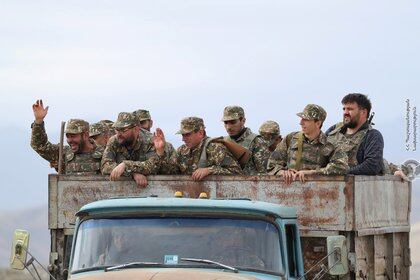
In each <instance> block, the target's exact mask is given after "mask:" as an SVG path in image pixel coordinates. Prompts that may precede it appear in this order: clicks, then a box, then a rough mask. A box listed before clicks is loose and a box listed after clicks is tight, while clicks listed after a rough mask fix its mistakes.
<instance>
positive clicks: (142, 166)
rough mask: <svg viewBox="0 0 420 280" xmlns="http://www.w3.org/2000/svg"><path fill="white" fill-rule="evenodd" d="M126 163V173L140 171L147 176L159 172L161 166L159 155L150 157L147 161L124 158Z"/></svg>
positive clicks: (130, 173)
mask: <svg viewBox="0 0 420 280" xmlns="http://www.w3.org/2000/svg"><path fill="white" fill-rule="evenodd" d="M124 163H125V172H124V173H125V174H124V175H132V174H133V173H140V174H143V175H146V176H147V175H153V174H158V170H159V168H160V161H159V159H158V156H157V155H156V156H153V157H150V158H148V159H147V160H145V161H133V160H124Z"/></svg>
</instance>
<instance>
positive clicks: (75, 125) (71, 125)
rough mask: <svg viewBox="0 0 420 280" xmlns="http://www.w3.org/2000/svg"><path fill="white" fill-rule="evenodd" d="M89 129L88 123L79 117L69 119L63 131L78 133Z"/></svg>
mask: <svg viewBox="0 0 420 280" xmlns="http://www.w3.org/2000/svg"><path fill="white" fill-rule="evenodd" d="M85 131H89V123H88V122H87V121H84V120H81V119H70V120H68V121H67V124H66V129H65V130H64V133H70V134H79V133H83V132H85Z"/></svg>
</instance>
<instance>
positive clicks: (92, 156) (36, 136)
mask: <svg viewBox="0 0 420 280" xmlns="http://www.w3.org/2000/svg"><path fill="white" fill-rule="evenodd" d="M88 128H89V124H88V123H87V122H86V121H84V120H79V119H71V120H69V121H68V122H67V125H66V129H65V133H70V134H80V133H83V132H86V131H87V130H88ZM31 147H32V148H33V149H34V150H35V151H36V152H37V153H38V154H39V155H40V156H41V157H43V158H44V159H46V160H47V161H49V162H50V164H51V166H52V167H55V168H56V169H58V156H59V149H60V148H59V147H60V145H59V144H52V143H51V142H49V141H48V136H47V133H46V131H45V126H44V123H42V124H37V123H35V122H34V123H33V124H32V136H31ZM102 153H103V148H101V147H96V146H94V149H93V150H92V151H91V152H88V153H74V152H73V151H72V150H71V148H70V147H69V146H64V147H63V173H64V174H72V175H91V174H99V173H100V170H101V165H100V163H101V158H102Z"/></svg>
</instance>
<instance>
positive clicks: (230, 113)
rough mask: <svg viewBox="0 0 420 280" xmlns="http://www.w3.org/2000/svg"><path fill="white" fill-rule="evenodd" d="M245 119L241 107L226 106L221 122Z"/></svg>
mask: <svg viewBox="0 0 420 280" xmlns="http://www.w3.org/2000/svg"><path fill="white" fill-rule="evenodd" d="M243 117H245V112H244V109H242V107H239V106H227V107H225V109H224V110H223V118H222V121H223V122H224V121H233V120H238V119H239V118H243Z"/></svg>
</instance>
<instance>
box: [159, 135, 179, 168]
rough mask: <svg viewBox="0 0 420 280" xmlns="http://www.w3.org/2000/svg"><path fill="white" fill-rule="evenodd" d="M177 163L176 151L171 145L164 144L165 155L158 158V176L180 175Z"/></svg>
mask: <svg viewBox="0 0 420 280" xmlns="http://www.w3.org/2000/svg"><path fill="white" fill-rule="evenodd" d="M178 162H179V161H178V153H177V151H176V150H175V149H174V147H173V146H172V144H171V143H169V142H166V145H165V153H164V155H163V156H159V164H160V167H159V170H158V174H164V175H170V174H180V169H179V165H178Z"/></svg>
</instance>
